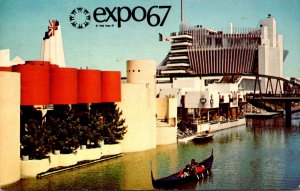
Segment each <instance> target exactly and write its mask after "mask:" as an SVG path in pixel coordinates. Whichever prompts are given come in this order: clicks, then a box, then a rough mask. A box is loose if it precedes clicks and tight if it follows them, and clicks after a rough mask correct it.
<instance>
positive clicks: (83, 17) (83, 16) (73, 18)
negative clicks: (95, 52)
mask: <svg viewBox="0 0 300 191" xmlns="http://www.w3.org/2000/svg"><path fill="white" fill-rule="evenodd" d="M69 19H70V23H71V25H72V26H73V27H75V28H77V29H84V28H85V27H87V26H88V25H89V24H90V22H91V15H90V12H89V11H88V10H87V9H85V8H83V7H78V8H76V9H73V11H72V12H71V14H70V17H69Z"/></svg>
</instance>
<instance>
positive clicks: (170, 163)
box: [4, 113, 300, 190]
mask: <svg viewBox="0 0 300 191" xmlns="http://www.w3.org/2000/svg"><path fill="white" fill-rule="evenodd" d="M141 136H142V135H141ZM212 148H213V149H214V154H215V162H214V165H213V168H212V175H211V176H210V177H209V178H206V179H204V180H202V181H200V182H195V183H190V184H186V185H183V186H180V187H178V188H177V189H197V190H202V189H203V190H214V189H222V190H223V189H235V190H241V189H280V190H283V189H300V188H298V187H299V185H300V113H298V114H293V116H292V127H289V128H287V127H285V122H284V119H283V118H280V117H279V118H272V119H265V120H259V119H248V120H247V125H246V126H241V127H237V128H232V129H228V130H223V131H219V132H216V133H214V139H213V140H212V141H211V142H208V143H202V144H194V143H192V142H190V143H187V144H172V145H167V146H159V147H158V148H157V149H153V150H149V151H145V152H138V153H130V154H124V155H123V156H122V157H120V158H117V159H112V160H109V161H105V162H101V163H98V164H95V165H92V166H89V167H86V168H82V169H78V170H74V171H69V172H63V173H60V174H56V175H54V176H50V177H46V178H43V179H31V180H21V181H19V182H18V183H16V184H13V185H10V186H8V187H5V188H4V190H77V189H81V190H99V189H110V190H112V189H118V190H128V189H130V190H135V189H139V190H141V189H147V190H149V189H153V187H152V185H151V178H150V161H152V163H153V173H154V176H155V177H156V178H157V177H163V176H167V175H169V174H171V173H173V172H176V171H177V170H178V169H180V168H181V167H183V166H184V165H185V164H186V163H187V162H189V161H190V159H192V158H195V159H197V160H200V159H203V158H206V157H207V156H209V155H210V152H211V149H212Z"/></svg>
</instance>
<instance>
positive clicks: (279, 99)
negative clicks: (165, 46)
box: [156, 73, 300, 126]
mask: <svg viewBox="0 0 300 191" xmlns="http://www.w3.org/2000/svg"><path fill="white" fill-rule="evenodd" d="M214 76H216V77H217V76H218V77H222V76H223V77H225V76H227V83H230V82H231V83H234V82H237V81H236V80H237V79H240V77H251V78H252V79H254V88H253V91H252V92H251V93H248V94H246V101H247V102H248V103H251V104H252V105H254V106H256V107H258V108H261V109H265V110H266V111H278V110H280V109H284V110H285V113H286V124H287V125H288V126H290V124H291V114H292V112H294V111H299V110H300V106H299V107H298V108H297V107H294V103H296V102H300V83H297V82H295V81H291V80H289V79H286V78H282V77H277V76H270V75H262V74H238V73H234V74H204V75H203V74H201V75H199V74H183V75H180V76H178V75H176V76H157V77H156V78H157V79H159V78H170V81H171V82H172V81H173V79H174V78H184V77H199V78H202V77H214ZM262 81H264V83H265V84H266V85H265V89H262V85H261V84H262Z"/></svg>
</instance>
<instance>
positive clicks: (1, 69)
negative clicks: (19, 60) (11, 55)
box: [0, 66, 12, 72]
mask: <svg viewBox="0 0 300 191" xmlns="http://www.w3.org/2000/svg"><path fill="white" fill-rule="evenodd" d="M0 71H4V72H11V71H12V68H11V66H0Z"/></svg>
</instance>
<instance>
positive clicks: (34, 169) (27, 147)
mask: <svg viewBox="0 0 300 191" xmlns="http://www.w3.org/2000/svg"><path fill="white" fill-rule="evenodd" d="M44 125H45V123H43V125H41V124H40V122H39V121H38V120H35V119H29V120H28V121H27V122H26V123H25V125H24V130H23V131H22V135H21V144H22V150H21V153H22V154H25V153H26V154H28V156H29V159H30V160H25V161H21V177H22V178H27V177H35V176H36V175H37V174H38V173H41V172H45V171H47V170H49V160H48V157H47V154H48V153H49V147H48V145H47V140H48V137H49V136H48V135H49V134H48V131H47V129H46V128H44Z"/></svg>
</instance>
